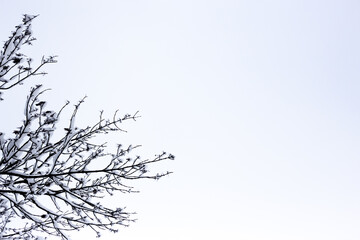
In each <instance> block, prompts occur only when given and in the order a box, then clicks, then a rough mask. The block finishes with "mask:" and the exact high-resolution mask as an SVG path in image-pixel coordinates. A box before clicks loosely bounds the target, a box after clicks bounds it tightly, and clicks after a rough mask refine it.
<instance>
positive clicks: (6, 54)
mask: <svg viewBox="0 0 360 240" xmlns="http://www.w3.org/2000/svg"><path fill="white" fill-rule="evenodd" d="M34 18H36V16H32V15H24V17H23V20H22V23H21V24H20V25H18V26H16V29H15V31H13V32H12V33H11V36H10V37H9V39H8V40H7V41H6V42H5V43H4V46H3V49H2V50H1V51H0V100H3V99H2V98H1V94H2V92H3V91H5V90H8V89H10V88H12V87H14V86H16V85H19V84H22V83H23V82H24V81H25V80H26V79H28V78H29V77H31V76H36V75H45V74H46V73H45V72H40V70H41V68H42V67H43V66H44V65H45V64H48V63H55V62H56V60H55V58H56V56H49V57H47V58H45V57H43V58H42V59H41V62H40V63H39V64H38V65H37V66H36V67H33V60H32V59H31V58H29V57H27V56H25V55H24V54H23V53H21V52H20V48H21V47H22V46H24V45H31V44H32V42H33V41H35V40H36V38H34V37H33V36H32V30H31V23H32V21H33V19H34Z"/></svg>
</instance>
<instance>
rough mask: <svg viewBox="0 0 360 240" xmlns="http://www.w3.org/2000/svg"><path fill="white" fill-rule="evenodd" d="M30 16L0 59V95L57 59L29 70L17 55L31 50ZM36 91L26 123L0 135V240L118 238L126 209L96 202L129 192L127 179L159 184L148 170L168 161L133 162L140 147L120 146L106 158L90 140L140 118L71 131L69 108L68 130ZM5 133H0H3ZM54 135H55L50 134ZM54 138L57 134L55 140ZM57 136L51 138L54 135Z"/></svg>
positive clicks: (103, 150) (27, 109)
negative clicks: (88, 233) (74, 235)
mask: <svg viewBox="0 0 360 240" xmlns="http://www.w3.org/2000/svg"><path fill="white" fill-rule="evenodd" d="M34 18H35V16H30V15H24V18H23V22H22V24H20V25H19V26H17V27H16V30H15V31H14V32H13V33H12V35H11V36H10V38H9V40H8V41H6V42H5V44H4V47H3V50H2V51H1V53H0V93H1V92H4V91H7V90H9V89H11V88H13V87H15V86H17V85H19V84H22V83H23V82H24V81H25V80H27V79H29V77H33V76H36V75H39V74H40V75H44V74H46V73H44V72H40V70H41V69H42V67H43V66H44V65H46V64H48V63H55V62H56V61H55V57H54V56H51V57H47V58H43V59H42V61H41V62H40V64H39V65H38V66H36V67H32V60H31V59H30V58H28V57H26V56H25V55H24V54H21V53H20V52H19V50H20V48H21V46H23V45H28V44H31V43H32V42H33V41H34V40H35V38H33V37H32V31H31V23H32V20H33V19H34ZM45 91H47V89H45V90H44V89H43V88H42V86H41V85H37V86H35V87H33V88H32V89H31V91H30V94H29V96H28V98H27V101H26V103H25V113H24V114H25V116H24V118H25V119H24V121H23V123H22V124H21V126H20V127H19V128H18V129H16V130H15V131H14V132H13V134H14V137H12V138H5V135H4V134H3V133H1V132H0V238H1V239H40V238H41V236H49V235H51V236H57V237H59V238H61V239H68V236H67V234H68V233H69V232H70V231H72V230H79V229H81V228H84V227H89V228H91V229H92V230H94V231H95V232H96V233H97V234H98V236H100V232H101V230H109V231H112V232H116V231H118V227H119V226H128V224H129V223H130V222H132V221H133V218H132V213H130V212H127V211H126V210H125V208H121V207H113V206H104V205H103V204H102V198H104V197H105V196H112V195H113V194H114V193H116V192H118V193H131V192H135V190H133V187H131V186H130V185H128V184H127V180H136V179H143V178H148V179H159V178H161V177H163V176H165V175H168V174H170V172H165V173H156V174H151V173H150V172H149V171H148V167H149V165H151V164H154V163H157V162H161V161H164V160H173V159H174V156H173V155H172V154H168V153H165V152H163V153H161V154H159V155H155V157H153V158H148V159H147V158H145V159H143V158H141V157H140V156H133V155H132V154H131V151H132V150H134V149H136V148H138V147H140V146H139V145H136V146H132V145H130V146H123V145H121V144H118V147H117V148H116V149H115V150H114V151H113V152H107V151H106V150H107V148H106V145H105V144H98V143H95V142H96V141H92V139H94V138H95V137H96V136H98V135H100V134H106V133H109V132H123V131H124V130H123V129H122V128H121V127H120V125H121V124H122V123H123V122H124V121H129V120H136V119H137V118H138V117H139V116H138V112H135V113H134V114H125V115H124V116H121V117H119V116H117V112H115V114H114V116H113V118H112V119H106V118H104V117H103V115H102V113H101V114H100V119H99V120H98V121H97V122H95V123H94V124H93V125H91V126H89V127H86V128H78V127H76V126H75V118H76V115H77V111H78V109H79V107H80V106H81V104H82V103H83V102H84V100H85V99H82V100H81V101H79V103H78V104H76V105H75V107H74V109H73V111H72V115H71V117H70V119H68V125H67V127H65V128H64V127H59V126H60V125H61V124H60V121H59V116H60V115H61V113H62V111H63V110H64V109H65V108H66V107H68V105H69V102H67V103H66V104H65V105H64V106H63V107H62V108H61V109H60V110H58V111H53V110H48V109H46V101H45V100H43V99H42V97H43V96H42V94H43V93H44V92H45ZM2 127H3V126H2ZM54 133H56V134H54ZM59 133H60V134H59ZM59 135H60V136H61V137H55V136H59Z"/></svg>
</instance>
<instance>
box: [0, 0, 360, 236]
mask: <svg viewBox="0 0 360 240" xmlns="http://www.w3.org/2000/svg"><path fill="white" fill-rule="evenodd" d="M0 4H1V9H2V11H1V14H0V37H1V39H2V41H5V40H6V39H7V37H8V36H9V33H10V32H11V31H12V30H13V29H14V26H15V25H17V24H19V23H20V21H21V15H22V14H24V13H28V14H40V16H39V17H38V18H37V19H36V20H35V21H34V24H33V31H34V35H35V36H36V37H37V39H38V40H37V41H36V42H35V43H34V46H33V47H31V48H27V50H26V51H27V52H28V54H29V55H31V56H34V57H35V59H36V58H37V59H38V60H39V59H40V57H41V56H42V55H52V54H54V55H58V56H59V57H58V60H59V62H58V63H57V64H55V65H51V66H48V68H47V69H46V70H47V72H48V73H49V75H47V76H46V77H44V78H39V79H37V80H32V82H28V83H27V84H25V85H24V86H21V87H19V88H18V89H19V90H17V91H20V92H21V93H22V94H20V95H19V94H17V95H16V96H14V95H12V94H11V93H6V96H8V99H9V100H7V99H5V100H6V101H4V102H3V103H1V104H2V105H0V107H1V111H6V112H7V114H6V115H3V114H1V120H0V121H1V131H10V130H11V128H15V127H16V126H17V125H18V124H20V123H21V114H22V113H23V109H22V106H23V100H24V99H25V97H26V94H27V92H28V89H29V87H30V86H31V85H32V84H35V83H43V84H44V86H46V87H50V88H52V91H51V93H48V95H47V98H48V100H49V106H54V107H57V106H60V105H62V104H63V103H64V102H65V100H70V101H72V102H74V103H76V101H78V100H79V99H81V98H82V97H83V96H84V95H87V96H88V98H87V101H86V103H85V104H84V105H83V108H82V109H81V111H80V112H79V118H78V119H77V124H78V125H79V126H87V125H88V124H91V123H93V122H95V121H96V120H97V118H98V113H99V111H100V110H102V109H104V110H105V113H106V114H108V116H111V114H112V113H113V112H114V111H115V110H116V109H119V110H120V112H121V113H124V114H125V113H134V112H136V111H137V110H139V111H140V113H141V116H142V118H141V119H139V121H137V122H133V123H127V125H126V126H125V128H126V129H127V130H128V131H129V132H128V133H127V134H121V135H119V136H117V137H113V139H108V142H119V141H120V142H125V143H133V144H142V145H143V148H142V150H141V153H142V154H143V155H144V156H146V155H147V156H153V154H156V153H159V152H161V151H163V150H165V151H169V152H171V153H173V154H174V155H175V156H176V161H174V162H170V163H166V164H164V165H162V166H160V167H159V169H160V170H171V171H174V172H175V173H174V174H173V175H171V176H169V177H165V178H163V179H161V180H160V181H150V182H141V183H140V184H137V186H138V189H139V190H140V191H141V193H140V194H134V195H132V196H124V198H119V199H113V201H112V202H111V204H114V205H115V204H118V205H119V206H124V205H126V206H128V209H129V210H133V211H136V212H138V214H137V216H136V217H137V218H138V221H137V222H136V223H134V224H132V225H131V227H129V228H126V229H121V230H120V232H119V233H117V235H113V234H106V235H105V236H104V237H103V238H102V239H124V240H125V239H126V240H143V239H147V240H155V239H156V240H198V239H208V240H218V239H227V240H304V239H306V240H319V239H326V240H339V239H342V240H357V239H360V228H359V225H360V204H359V203H360V191H359V190H360V187H359V183H360V174H359V170H360V161H359V156H360V154H359V153H360V152H359V151H360V148H359V144H360V127H359V123H360V108H359V107H360V94H359V90H360V81H359V80H360V68H359V64H360V44H359V43H360V24H359V23H360V14H359V12H360V2H359V1H356V0H337V1H334V0H302V1H301V0H283V1H281V0H273V1H266V0H258V1H255V0H244V1H241V0H238V1H235V0H234V1H230V0H221V1H220V0H217V1H215V0H213V1H211V0H181V1H175V0H167V1H166V0H161V1H160V0H150V1H145V0H103V1H101V2H100V1H89V0H87V1H80V0H76V1H70V0H63V1H45V0H44V1H39V0H38V1H26V0H22V1H20V0H19V1H17V0H13V1H6V0H0ZM21 96H22V97H21ZM10 100H12V101H11V103H9V102H10ZM5 102H7V105H6V106H4V103H5ZM4 109H5V110H4ZM56 109H57V108H56ZM84 236H86V239H87V240H91V239H95V234H94V233H92V232H91V231H89V230H88V231H85V232H84V231H82V232H80V234H74V238H75V239H80V238H81V239H85V237H84Z"/></svg>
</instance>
